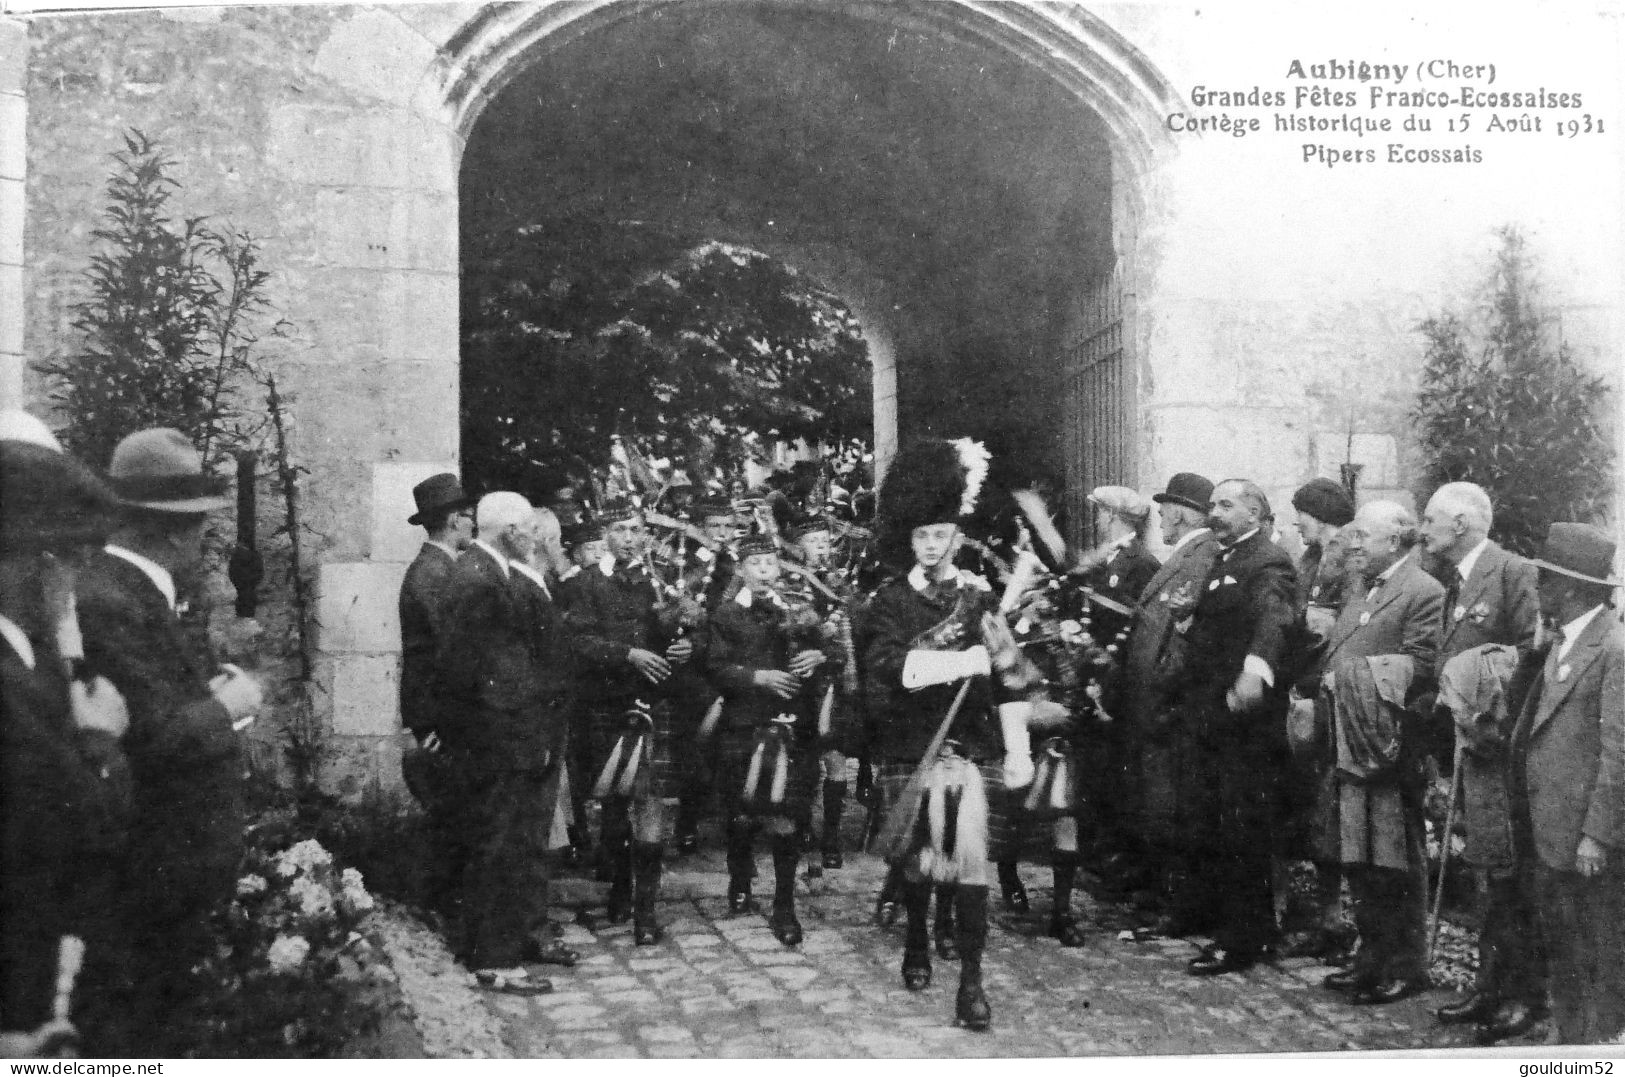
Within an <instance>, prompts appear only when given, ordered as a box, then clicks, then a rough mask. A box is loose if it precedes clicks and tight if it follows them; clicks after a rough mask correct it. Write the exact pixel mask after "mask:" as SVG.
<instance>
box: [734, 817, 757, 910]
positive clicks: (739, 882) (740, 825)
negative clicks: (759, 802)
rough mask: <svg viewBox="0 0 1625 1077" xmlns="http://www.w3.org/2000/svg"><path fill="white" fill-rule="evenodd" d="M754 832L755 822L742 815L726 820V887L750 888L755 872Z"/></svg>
mask: <svg viewBox="0 0 1625 1077" xmlns="http://www.w3.org/2000/svg"><path fill="white" fill-rule="evenodd" d="M755 834H756V825H755V823H754V822H753V821H752V820H750V819H747V818H746V817H744V816H742V815H735V816H733V817H732V818H730V819H729V820H728V888H729V889H730V890H743V891H747V892H748V891H749V890H750V880H751V879H752V877H754V876H755V874H756V850H755V849H754V847H753V845H752V842H753V839H754V838H755Z"/></svg>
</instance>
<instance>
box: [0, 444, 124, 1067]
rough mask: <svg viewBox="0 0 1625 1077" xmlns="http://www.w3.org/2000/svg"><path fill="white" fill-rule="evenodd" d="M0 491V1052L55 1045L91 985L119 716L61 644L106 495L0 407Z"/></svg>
mask: <svg viewBox="0 0 1625 1077" xmlns="http://www.w3.org/2000/svg"><path fill="white" fill-rule="evenodd" d="M0 494H3V497H4V505H5V511H4V512H3V513H0V1054H4V1055H6V1056H7V1057H12V1058H17V1057H25V1056H42V1055H46V1056H48V1055H54V1054H56V1052H57V1051H58V1050H60V1049H61V1047H62V1046H64V1045H65V1044H66V1043H67V1042H69V1041H71V1039H72V1038H73V1037H74V1036H75V1031H76V1030H75V1026H74V1024H73V1021H74V1020H75V1019H76V1018H78V1017H79V1016H80V1015H81V1014H82V1013H84V1012H86V1007H85V1006H84V1005H83V1003H84V1002H85V1001H86V996H87V994H88V995H91V996H99V995H100V994H101V992H102V990H103V989H104V987H105V986H106V985H105V984H103V983H100V982H98V980H99V975H100V974H101V972H102V971H103V970H104V968H105V964H106V963H105V961H104V960H103V958H104V956H105V955H106V952H107V950H108V948H109V947H110V946H116V945H117V944H118V934H119V926H118V924H117V922H116V919H115V918H114V917H112V916H111V915H110V912H111V910H112V908H113V905H114V903H115V901H116V899H117V890H118V885H119V879H118V872H117V866H118V859H119V857H120V855H121V854H122V852H123V849H124V846H125V841H126V832H125V828H126V826H127V823H128V812H129V805H130V778H129V767H128V763H127V760H126V759H125V756H124V752H123V749H122V747H121V745H120V743H119V740H120V738H121V737H122V736H123V735H124V732H125V730H126V729H127V728H128V726H129V714H128V710H127V708H126V707H125V704H124V699H123V697H122V696H121V695H120V694H119V693H118V690H117V689H115V688H114V687H113V686H112V684H111V683H110V682H108V681H107V680H106V679H105V678H102V677H99V676H95V675H94V674H92V673H91V672H90V671H88V670H87V669H85V668H83V662H82V655H80V654H79V653H78V652H79V648H78V647H77V645H76V643H75V640H76V639H77V634H78V621H77V617H76V615H75V613H74V612H73V604H72V594H73V566H74V564H75V563H76V562H77V561H78V560H79V559H80V558H81V557H83V556H84V555H85V554H86V553H88V552H89V551H91V550H94V549H96V548H99V547H100V546H101V544H102V542H103V541H104V540H105V538H106V535H107V531H108V528H109V526H110V524H111V521H112V515H113V509H114V502H113V498H112V495H111V494H110V493H109V492H108V491H107V489H106V487H105V486H103V484H102V483H101V482H100V481H99V480H97V479H96V478H95V476H93V475H91V474H90V472H89V471H88V470H87V469H86V468H84V467H83V466H82V465H80V464H79V463H78V462H77V461H75V460H73V459H71V458H70V457H68V456H65V455H64V454H63V453H62V451H61V449H60V448H59V447H58V446H57V445H56V440H55V438H53V437H51V436H50V435H49V433H48V432H47V431H45V430H44V428H43V424H39V423H38V420H32V419H31V417H30V416H27V415H25V414H23V413H21V412H6V413H0ZM69 652H73V653H69ZM76 667H78V668H76ZM69 939H75V940H78V941H79V942H81V943H83V944H84V945H85V947H87V948H88V951H89V961H88V962H87V965H88V968H87V970H86V972H85V974H83V975H81V977H80V979H79V981H78V984H77V991H76V997H75V998H73V999H71V1000H70V1001H72V1002H76V1003H80V1005H79V1006H78V1007H77V1008H76V1009H77V1011H78V1012H74V1011H69V1012H68V1013H66V1014H61V1015H59V1014H56V1013H54V1012H53V1011H54V1010H55V1006H54V1005H53V1002H54V996H55V995H56V992H57V990H59V985H58V982H57V979H58V975H59V972H60V964H61V960H62V954H63V950H64V945H65V944H66V946H67V947H68V948H71V947H72V946H73V943H72V942H69V941H67V940H69ZM89 1009H90V1010H92V1011H93V1010H94V1006H91V1007H90V1008H89ZM64 1018H66V1019H64ZM79 1026H80V1027H79V1031H80V1032H82V1033H83V1035H82V1038H81V1051H80V1053H81V1054H85V1055H90V1056H93V1057H100V1056H102V1055H104V1054H106V1053H107V1052H108V1051H109V1050H110V1048H111V1046H112V1045H110V1044H108V1043H107V1042H106V1041H105V1039H104V1037H103V1030H102V1029H101V1028H100V1027H93V1026H91V1025H89V1024H87V1023H84V1022H80V1023H79ZM86 1046H88V1047H89V1048H90V1049H89V1050H88V1051H87V1050H84V1049H83V1048H84V1047H86Z"/></svg>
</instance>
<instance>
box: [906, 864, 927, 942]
mask: <svg viewBox="0 0 1625 1077" xmlns="http://www.w3.org/2000/svg"><path fill="white" fill-rule="evenodd" d="M902 894H903V911H904V912H905V913H906V914H907V916H908V926H907V927H906V929H905V931H904V934H903V949H904V950H914V951H922V950H926V949H928V948H929V947H930V945H931V932H930V928H929V927H928V926H927V918H928V917H929V916H930V913H931V884H930V883H929V882H909V881H907V880H904V881H903V883H902Z"/></svg>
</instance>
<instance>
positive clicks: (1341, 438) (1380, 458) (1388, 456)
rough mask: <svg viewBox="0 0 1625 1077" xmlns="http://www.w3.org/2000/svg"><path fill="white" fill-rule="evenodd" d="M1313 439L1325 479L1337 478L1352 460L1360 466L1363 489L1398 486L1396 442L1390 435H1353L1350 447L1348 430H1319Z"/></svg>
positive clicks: (1397, 449)
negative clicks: (1345, 465) (1341, 467)
mask: <svg viewBox="0 0 1625 1077" xmlns="http://www.w3.org/2000/svg"><path fill="white" fill-rule="evenodd" d="M1315 440H1316V445H1317V447H1318V448H1319V450H1320V451H1319V457H1320V473H1321V474H1322V475H1324V476H1326V477H1327V478H1331V479H1337V478H1340V477H1341V473H1340V471H1339V467H1340V466H1341V465H1342V464H1344V463H1345V462H1350V461H1352V462H1353V463H1356V464H1360V465H1361V469H1360V487H1361V488H1362V489H1366V488H1377V487H1385V488H1393V487H1397V486H1399V442H1398V440H1397V439H1395V438H1394V436H1393V435H1392V434H1355V435H1354V437H1353V439H1352V445H1351V443H1350V438H1349V436H1348V433H1347V431H1336V430H1321V431H1317V432H1316V436H1315Z"/></svg>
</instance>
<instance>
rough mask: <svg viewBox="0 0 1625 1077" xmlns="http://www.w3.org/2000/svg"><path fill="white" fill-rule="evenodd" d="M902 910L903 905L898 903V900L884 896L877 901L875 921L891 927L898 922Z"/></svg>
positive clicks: (882, 925)
mask: <svg viewBox="0 0 1625 1077" xmlns="http://www.w3.org/2000/svg"><path fill="white" fill-rule="evenodd" d="M901 911H902V906H900V905H898V903H897V902H895V901H893V900H892V899H891V898H888V897H882V898H881V899H880V900H879V901H876V902H875V923H877V924H879V925H880V926H881V927H891V926H892V925H893V924H895V923H896V922H897V916H898V913H900V912H901Z"/></svg>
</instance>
